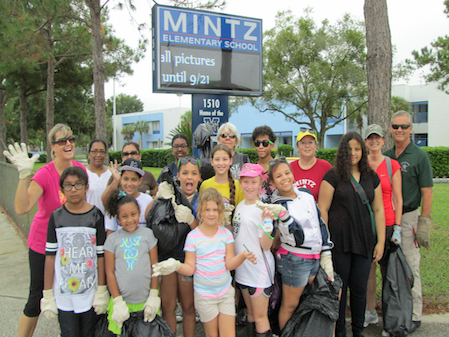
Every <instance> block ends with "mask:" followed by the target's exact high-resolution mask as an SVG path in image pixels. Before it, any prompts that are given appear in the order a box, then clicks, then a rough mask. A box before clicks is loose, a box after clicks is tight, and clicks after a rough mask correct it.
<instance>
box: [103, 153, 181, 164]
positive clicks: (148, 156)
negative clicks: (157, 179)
mask: <svg viewBox="0 0 449 337" xmlns="http://www.w3.org/2000/svg"><path fill="white" fill-rule="evenodd" d="M140 153H141V154H142V166H146V167H164V166H165V165H167V164H169V163H171V162H173V161H175V157H173V154H172V151H171V149H149V150H140ZM109 158H110V160H112V161H114V160H117V162H119V163H121V162H122V151H109Z"/></svg>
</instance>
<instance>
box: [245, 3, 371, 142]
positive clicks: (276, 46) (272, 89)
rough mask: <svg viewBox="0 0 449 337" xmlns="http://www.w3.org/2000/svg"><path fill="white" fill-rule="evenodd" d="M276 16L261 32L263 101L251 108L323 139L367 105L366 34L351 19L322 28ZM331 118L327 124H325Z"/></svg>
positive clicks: (306, 20) (285, 14)
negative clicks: (275, 116)
mask: <svg viewBox="0 0 449 337" xmlns="http://www.w3.org/2000/svg"><path fill="white" fill-rule="evenodd" d="M309 11H310V9H309V10H306V12H305V15H304V16H303V17H301V18H299V19H297V18H295V17H294V16H293V15H292V13H291V12H290V11H287V12H280V13H278V15H277V17H276V24H275V27H274V28H272V29H271V30H269V31H267V32H265V39H264V53H263V55H264V73H263V82H264V96H263V97H262V98H260V99H252V100H251V103H252V104H253V105H254V106H255V107H256V108H257V109H258V110H259V111H261V112H271V113H280V114H282V115H284V117H285V118H286V119H287V120H289V121H292V122H295V123H298V124H301V125H305V126H307V127H309V128H310V129H314V130H317V131H318V141H319V144H324V142H323V139H324V134H325V132H326V131H327V130H329V129H331V128H333V127H334V126H336V125H337V124H338V123H339V122H341V121H342V118H344V111H343V106H346V111H345V114H346V116H351V115H353V114H357V113H358V112H359V111H360V110H361V109H362V108H363V107H364V106H365V104H366V95H367V89H366V72H365V61H366V54H365V49H366V48H365V32H364V26H363V24H362V23H361V22H357V21H355V20H353V19H352V18H351V17H350V16H349V15H345V16H343V18H342V19H340V20H339V21H338V22H337V23H336V24H334V25H331V24H329V22H328V21H327V20H325V21H323V22H322V23H321V26H318V25H317V24H315V22H314V21H313V19H312V18H311V17H310V16H309ZM330 118H332V119H334V121H336V122H334V123H329V122H328V119H330Z"/></svg>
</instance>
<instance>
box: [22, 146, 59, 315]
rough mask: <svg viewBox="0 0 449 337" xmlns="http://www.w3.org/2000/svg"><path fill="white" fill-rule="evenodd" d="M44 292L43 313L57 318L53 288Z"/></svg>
mask: <svg viewBox="0 0 449 337" xmlns="http://www.w3.org/2000/svg"><path fill="white" fill-rule="evenodd" d="M16 144H17V143H16ZM42 294H43V297H42V298H41V314H42V315H43V316H44V317H45V318H46V319H48V320H50V321H52V320H55V319H57V318H58V309H57V308H56V302H55V297H54V296H53V289H48V290H44V291H43V292H42Z"/></svg>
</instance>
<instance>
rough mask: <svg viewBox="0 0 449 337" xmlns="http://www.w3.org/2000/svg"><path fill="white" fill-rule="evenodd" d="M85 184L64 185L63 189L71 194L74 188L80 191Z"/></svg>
mask: <svg viewBox="0 0 449 337" xmlns="http://www.w3.org/2000/svg"><path fill="white" fill-rule="evenodd" d="M84 185H85V184H84V183H76V184H64V185H62V188H63V189H64V191H66V192H70V191H71V190H72V188H73V187H74V186H75V190H77V191H79V190H80V189H82V188H83V187H84Z"/></svg>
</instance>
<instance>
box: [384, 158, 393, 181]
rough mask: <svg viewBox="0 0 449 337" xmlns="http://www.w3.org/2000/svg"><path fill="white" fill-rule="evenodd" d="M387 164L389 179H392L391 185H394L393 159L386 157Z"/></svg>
mask: <svg viewBox="0 0 449 337" xmlns="http://www.w3.org/2000/svg"><path fill="white" fill-rule="evenodd" d="M385 163H386V164H387V171H388V177H389V178H390V183H391V184H392V185H393V168H392V167H391V158H390V157H388V156H385Z"/></svg>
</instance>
